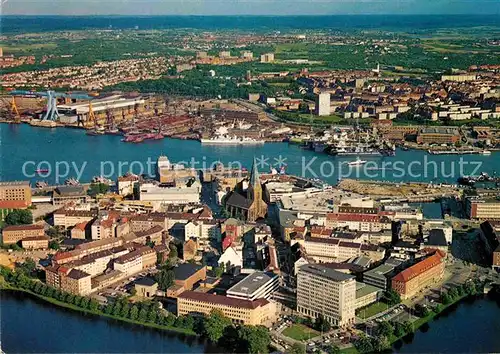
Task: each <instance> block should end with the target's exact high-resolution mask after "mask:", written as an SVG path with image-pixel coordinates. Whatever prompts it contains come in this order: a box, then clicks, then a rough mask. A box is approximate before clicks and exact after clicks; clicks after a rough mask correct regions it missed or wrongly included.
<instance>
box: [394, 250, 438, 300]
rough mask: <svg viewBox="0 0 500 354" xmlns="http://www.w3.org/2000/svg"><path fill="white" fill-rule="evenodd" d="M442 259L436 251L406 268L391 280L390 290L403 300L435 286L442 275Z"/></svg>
mask: <svg viewBox="0 0 500 354" xmlns="http://www.w3.org/2000/svg"><path fill="white" fill-rule="evenodd" d="M444 257H445V254H443V253H442V252H441V251H436V252H435V253H434V254H433V255H432V256H429V257H427V258H425V259H424V260H422V261H420V262H418V263H416V264H414V265H412V266H411V267H409V268H406V269H405V270H403V271H402V272H400V273H398V274H397V275H396V276H394V277H393V278H392V289H394V291H396V292H397V293H398V294H399V295H400V296H401V299H403V300H405V299H409V298H411V297H412V296H414V295H415V294H417V293H418V292H419V291H421V290H422V289H424V288H426V287H428V286H430V285H435V284H436V283H437V282H438V281H439V280H441V279H442V278H443V275H444V268H445V262H444Z"/></svg>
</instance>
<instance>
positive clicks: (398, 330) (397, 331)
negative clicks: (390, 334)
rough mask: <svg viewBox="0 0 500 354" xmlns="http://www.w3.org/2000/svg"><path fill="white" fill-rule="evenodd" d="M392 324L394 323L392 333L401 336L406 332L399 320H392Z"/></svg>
mask: <svg viewBox="0 0 500 354" xmlns="http://www.w3.org/2000/svg"><path fill="white" fill-rule="evenodd" d="M393 325H394V335H395V336H396V337H398V338H399V337H402V336H404V335H405V334H406V332H405V329H404V326H403V324H402V323H401V322H398V321H396V322H394V324H393Z"/></svg>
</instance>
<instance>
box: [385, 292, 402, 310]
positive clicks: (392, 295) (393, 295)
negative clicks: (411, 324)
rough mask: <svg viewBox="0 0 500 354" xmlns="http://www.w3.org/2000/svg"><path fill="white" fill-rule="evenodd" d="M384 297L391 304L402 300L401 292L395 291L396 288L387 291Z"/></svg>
mask: <svg viewBox="0 0 500 354" xmlns="http://www.w3.org/2000/svg"><path fill="white" fill-rule="evenodd" d="M384 298H385V300H386V301H387V303H388V304H389V305H390V306H394V305H396V304H399V303H400V302H401V296H399V294H398V293H397V292H396V291H394V289H390V290H388V291H386V292H385V294H384Z"/></svg>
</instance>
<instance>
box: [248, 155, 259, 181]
mask: <svg viewBox="0 0 500 354" xmlns="http://www.w3.org/2000/svg"><path fill="white" fill-rule="evenodd" d="M250 185H251V186H253V187H255V186H256V185H259V186H260V175H259V170H258V169H257V162H256V161H255V157H254V158H253V164H252V171H251V172H250Z"/></svg>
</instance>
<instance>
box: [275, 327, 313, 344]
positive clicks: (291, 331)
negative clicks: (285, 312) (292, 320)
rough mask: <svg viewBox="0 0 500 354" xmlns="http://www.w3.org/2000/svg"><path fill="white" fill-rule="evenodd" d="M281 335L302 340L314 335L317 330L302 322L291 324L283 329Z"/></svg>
mask: <svg viewBox="0 0 500 354" xmlns="http://www.w3.org/2000/svg"><path fill="white" fill-rule="evenodd" d="M283 335H285V336H287V337H290V338H292V339H295V340H300V341H303V340H309V339H310V338H313V337H316V336H317V335H319V332H318V331H315V330H314V329H312V328H309V327H307V326H304V325H303V324H293V325H291V326H290V327H288V328H286V329H285V330H284V331H283Z"/></svg>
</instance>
